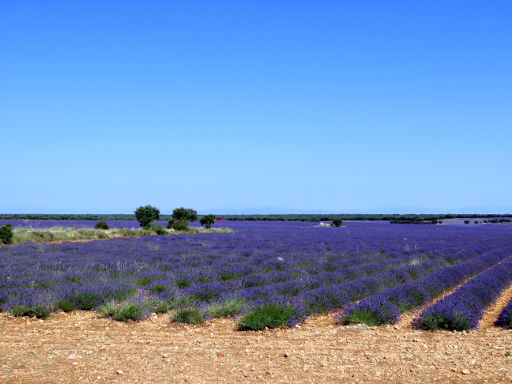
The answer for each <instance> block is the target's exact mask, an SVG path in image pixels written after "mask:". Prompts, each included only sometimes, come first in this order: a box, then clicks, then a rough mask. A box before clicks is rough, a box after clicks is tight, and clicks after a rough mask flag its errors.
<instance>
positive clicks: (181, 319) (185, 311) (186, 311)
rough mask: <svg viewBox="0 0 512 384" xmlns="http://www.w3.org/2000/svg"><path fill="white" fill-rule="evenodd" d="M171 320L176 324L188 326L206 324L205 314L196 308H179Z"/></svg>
mask: <svg viewBox="0 0 512 384" xmlns="http://www.w3.org/2000/svg"><path fill="white" fill-rule="evenodd" d="M171 319H172V321H174V322H176V323H186V324H202V323H203V322H204V316H203V314H202V313H201V311H200V310H199V309H197V308H195V307H186V308H179V309H178V310H176V313H175V314H174V315H173V316H172V318H171Z"/></svg>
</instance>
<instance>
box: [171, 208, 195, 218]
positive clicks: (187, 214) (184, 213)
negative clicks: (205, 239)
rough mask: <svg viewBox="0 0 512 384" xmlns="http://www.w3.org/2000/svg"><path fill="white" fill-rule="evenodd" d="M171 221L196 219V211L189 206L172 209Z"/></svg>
mask: <svg viewBox="0 0 512 384" xmlns="http://www.w3.org/2000/svg"><path fill="white" fill-rule="evenodd" d="M172 219H173V221H187V222H188V221H194V220H197V211H196V210H194V209H190V208H183V207H180V208H176V209H175V210H174V211H172Z"/></svg>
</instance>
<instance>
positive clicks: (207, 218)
mask: <svg viewBox="0 0 512 384" xmlns="http://www.w3.org/2000/svg"><path fill="white" fill-rule="evenodd" d="M199 222H200V223H201V225H204V226H205V227H206V228H211V227H212V224H213V223H215V215H204V216H201V219H200V220H199Z"/></svg>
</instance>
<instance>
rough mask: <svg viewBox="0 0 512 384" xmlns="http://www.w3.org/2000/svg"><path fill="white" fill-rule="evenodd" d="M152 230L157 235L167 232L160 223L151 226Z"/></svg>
mask: <svg viewBox="0 0 512 384" xmlns="http://www.w3.org/2000/svg"><path fill="white" fill-rule="evenodd" d="M153 231H155V232H156V234H157V235H165V234H167V232H166V231H165V229H164V227H162V225H160V224H158V225H155V226H154V227H153Z"/></svg>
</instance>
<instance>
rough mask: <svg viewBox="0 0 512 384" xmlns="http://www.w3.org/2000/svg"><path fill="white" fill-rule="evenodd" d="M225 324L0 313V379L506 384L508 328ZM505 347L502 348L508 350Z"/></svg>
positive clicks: (314, 321)
mask: <svg viewBox="0 0 512 384" xmlns="http://www.w3.org/2000/svg"><path fill="white" fill-rule="evenodd" d="M234 325H235V324H234V322H233V320H231V319H217V320H213V321H210V322H207V323H206V324H205V325H201V326H195V325H184V324H174V323H171V322H170V321H169V315H168V314H166V315H159V316H156V315H153V316H152V317H151V318H150V319H147V320H144V321H141V322H136V323H122V322H115V321H112V320H109V319H102V318H100V317H99V316H98V314H96V313H94V312H82V311H77V312H73V313H58V314H55V315H52V317H51V318H49V319H46V320H38V319H32V318H14V317H12V316H9V315H8V314H5V313H2V314H0V335H1V337H0V382H2V383H29V382H30V383H153V382H158V383H186V382H189V383H212V382H219V383H261V382H265V383H276V382H277V383H297V382H300V383H361V382H362V383H374V382H375V383H415V382H417V383H426V382H437V383H457V382H471V383H511V382H512V356H509V355H510V352H512V331H510V330H504V329H499V328H496V327H494V326H493V325H492V323H488V322H487V323H485V322H484V323H483V324H482V326H481V328H480V329H478V330H474V331H471V332H467V333H466V332H464V333H462V332H456V333H455V332H448V331H438V332H422V331H416V330H413V329H412V328H411V327H410V326H407V325H406V326H404V325H401V324H398V325H396V326H384V327H367V326H348V327H347V326H339V325H336V324H335V323H334V321H333V317H332V315H323V316H316V317H312V318H309V319H307V320H306V322H305V323H304V324H301V325H299V326H297V327H295V328H293V329H279V330H268V331H265V332H238V331H236V330H235V329H234ZM509 351H510V352H509Z"/></svg>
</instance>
